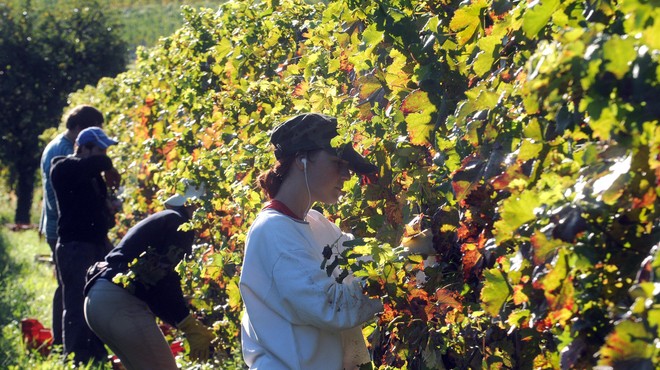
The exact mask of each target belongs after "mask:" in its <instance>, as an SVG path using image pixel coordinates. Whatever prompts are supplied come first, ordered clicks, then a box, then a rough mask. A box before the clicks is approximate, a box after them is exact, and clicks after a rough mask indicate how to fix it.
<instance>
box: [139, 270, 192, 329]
mask: <svg viewBox="0 0 660 370" xmlns="http://www.w3.org/2000/svg"><path fill="white" fill-rule="evenodd" d="M145 300H146V301H147V304H148V305H149V307H150V308H151V310H152V311H153V313H154V315H156V316H158V317H159V318H161V319H162V320H163V321H165V322H166V323H168V324H170V325H172V326H176V325H177V324H178V323H180V322H181V321H183V319H185V318H186V316H188V314H189V313H190V310H189V309H188V305H187V304H186V300H185V299H184V297H183V291H182V290H181V278H180V277H179V275H178V274H177V273H176V272H174V271H171V272H170V273H168V274H167V275H165V276H164V277H163V278H162V279H160V280H159V281H158V283H156V284H155V285H153V286H151V287H149V289H146V291H145Z"/></svg>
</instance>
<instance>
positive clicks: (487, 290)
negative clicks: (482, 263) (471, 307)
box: [481, 268, 511, 317]
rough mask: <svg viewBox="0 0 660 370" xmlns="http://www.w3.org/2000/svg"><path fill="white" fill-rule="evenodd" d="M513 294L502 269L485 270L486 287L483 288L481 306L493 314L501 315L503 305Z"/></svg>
mask: <svg viewBox="0 0 660 370" xmlns="http://www.w3.org/2000/svg"><path fill="white" fill-rule="evenodd" d="M510 296H511V287H510V286H509V284H508V283H507V281H506V277H505V276H504V274H503V273H502V271H500V270H498V269H496V268H493V269H489V270H484V287H483V289H482V290H481V306H482V307H483V309H484V311H486V312H487V313H489V314H490V315H491V316H493V317H496V316H498V315H499V312H500V310H501V309H502V306H504V304H505V303H506V301H507V300H508V299H509V297H510Z"/></svg>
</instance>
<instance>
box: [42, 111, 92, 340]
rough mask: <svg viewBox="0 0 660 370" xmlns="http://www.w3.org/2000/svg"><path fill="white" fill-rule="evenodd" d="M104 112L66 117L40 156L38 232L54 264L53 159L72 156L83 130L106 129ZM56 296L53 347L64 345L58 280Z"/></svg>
mask: <svg viewBox="0 0 660 370" xmlns="http://www.w3.org/2000/svg"><path fill="white" fill-rule="evenodd" d="M103 121H104V118H103V113H101V111H99V110H98V109H96V108H94V107H92V106H90V105H79V106H77V107H74V108H73V109H71V111H69V112H68V113H67V115H66V119H65V124H66V130H65V131H64V132H63V133H61V134H59V135H57V137H55V138H54V139H53V140H51V141H50V142H49V143H48V145H46V148H45V149H44V151H43V153H42V155H41V184H42V186H43V207H42V212H41V221H40V222H39V232H40V233H42V235H44V236H45V237H46V242H47V243H48V246H49V247H50V251H51V253H52V254H51V255H52V256H53V261H54V260H55V246H56V245H57V217H58V215H57V201H56V200H55V191H53V187H52V185H51V183H50V165H51V162H52V160H53V158H55V157H57V156H66V155H69V154H73V144H74V142H75V141H76V138H77V137H78V134H79V133H80V131H82V130H84V129H86V128H88V127H92V126H96V127H102V126H103ZM57 280H58V281H57V288H56V289H55V293H54V294H53V345H55V346H61V345H62V310H63V306H62V286H61V285H60V282H59V278H58V279H57Z"/></svg>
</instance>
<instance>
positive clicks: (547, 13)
mask: <svg viewBox="0 0 660 370" xmlns="http://www.w3.org/2000/svg"><path fill="white" fill-rule="evenodd" d="M559 4H560V3H559V0H542V1H538V0H537V1H534V2H532V3H530V4H529V5H527V11H526V12H525V13H524V15H523V26H522V29H523V32H525V36H527V37H528V38H530V39H532V38H534V37H536V35H537V34H538V33H539V31H541V30H542V29H543V27H545V26H546V25H547V24H548V21H550V18H551V17H552V14H553V13H554V12H555V10H557V8H558V7H559Z"/></svg>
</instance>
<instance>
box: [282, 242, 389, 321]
mask: <svg viewBox="0 0 660 370" xmlns="http://www.w3.org/2000/svg"><path fill="white" fill-rule="evenodd" d="M271 240H274V241H275V243H283V244H288V245H296V243H297V244H300V243H302V242H304V240H301V238H296V236H295V234H292V233H289V234H285V233H279V234H277V235H274V236H272V239H271ZM310 253H311V252H310V249H308V248H301V249H286V248H284V249H283V250H282V252H281V253H280V255H279V257H278V258H277V260H276V261H275V263H274V265H273V280H274V284H275V286H276V287H277V290H278V292H279V294H280V296H281V297H282V299H283V303H284V304H285V305H286V306H288V307H289V309H290V310H292V311H293V312H295V313H296V315H297V317H298V319H299V320H300V324H307V325H312V326H316V327H319V328H323V329H328V330H341V329H347V328H352V327H355V326H358V325H360V324H362V323H364V322H366V321H368V320H369V319H371V318H372V317H373V316H374V315H375V314H376V313H378V312H380V311H381V310H382V307H383V306H382V303H381V302H380V300H378V299H371V298H369V297H367V296H366V295H364V294H363V291H362V286H361V285H360V284H359V282H357V281H353V282H350V283H346V284H340V283H337V281H336V280H335V279H334V277H329V276H328V275H327V273H326V271H325V270H322V269H321V268H320V263H319V259H318V257H315V256H313V255H311V254H310Z"/></svg>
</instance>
